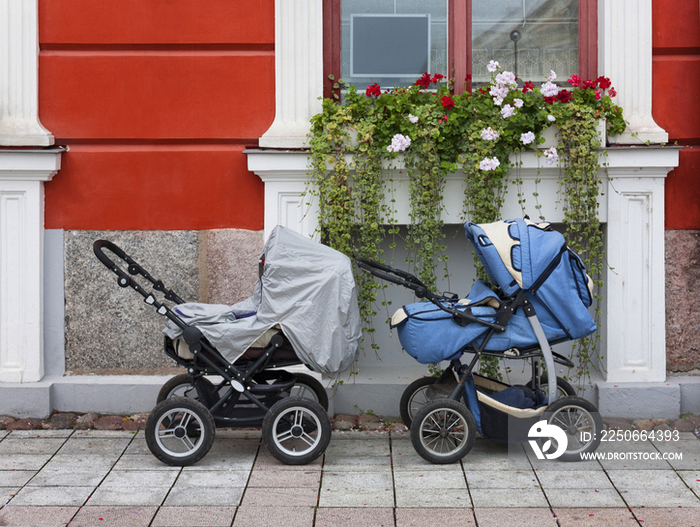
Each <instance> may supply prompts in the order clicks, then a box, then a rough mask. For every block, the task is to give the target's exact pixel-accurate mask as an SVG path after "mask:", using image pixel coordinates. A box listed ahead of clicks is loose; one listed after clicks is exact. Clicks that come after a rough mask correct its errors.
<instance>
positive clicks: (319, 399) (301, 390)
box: [290, 373, 328, 411]
mask: <svg viewBox="0 0 700 527" xmlns="http://www.w3.org/2000/svg"><path fill="white" fill-rule="evenodd" d="M294 376H295V377H296V378H297V381H296V382H295V383H294V386H292V389H291V390H290V394H291V396H292V397H301V398H302V399H308V400H310V401H314V402H316V403H318V404H320V405H321V406H322V407H323V409H324V410H326V411H328V394H327V393H326V389H325V388H324V387H323V384H321V383H320V382H318V381H317V380H316V379H314V378H313V377H312V376H311V375H306V374H305V373H295V374H294Z"/></svg>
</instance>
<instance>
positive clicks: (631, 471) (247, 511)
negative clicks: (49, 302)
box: [0, 430, 700, 527]
mask: <svg viewBox="0 0 700 527" xmlns="http://www.w3.org/2000/svg"><path fill="white" fill-rule="evenodd" d="M517 448H519V449H520V450H519V451H518V452H517V453H516V452H515V450H513V448H512V445H511V451H510V453H509V447H508V446H507V445H502V444H499V443H495V442H492V441H488V440H485V439H477V440H476V443H475V446H474V448H473V449H472V451H471V452H470V453H469V454H468V455H467V456H466V457H465V458H464V459H463V461H462V462H461V463H456V464H453V465H431V464H429V463H427V462H425V461H424V460H423V459H422V458H420V457H419V456H418V455H417V454H416V453H415V451H414V449H413V447H412V445H411V441H410V438H409V435H408V433H392V434H389V433H380V432H369V433H367V432H333V437H332V439H331V443H330V446H329V447H328V450H327V451H326V453H325V455H324V456H322V457H321V458H320V459H319V460H317V461H316V462H314V463H313V464H311V465H307V466H301V467H292V466H286V465H282V464H281V463H279V462H278V461H277V460H276V459H274V458H273V457H272V456H271V455H270V454H269V453H268V452H267V449H266V448H265V446H264V445H261V442H260V433H259V432H256V431H233V430H218V431H217V435H216V441H215V443H214V446H213V448H212V450H211V451H210V452H209V454H208V455H207V456H206V457H205V458H204V459H203V460H202V461H200V462H199V463H197V464H196V465H194V466H191V467H186V468H175V467H169V466H167V465H164V464H162V463H160V462H159V461H158V460H156V459H155V458H154V457H153V456H152V455H151V453H150V452H149V451H148V448H147V447H146V443H145V439H144V435H143V431H140V432H138V433H136V432H125V431H117V432H112V431H98V430H40V431H13V432H8V431H0V504H4V505H3V506H2V508H0V525H3V526H64V525H70V526H71V527H78V526H102V527H105V526H109V527H119V526H130V527H131V526H134V527H135V526H144V527H145V526H152V527H180V526H182V527H185V526H187V527H193V526H232V525H233V526H236V527H238V526H276V525H284V526H285V527H296V526H300V527H301V526H304V527H307V526H316V527H331V526H332V527H344V526H346V525H347V526H352V527H363V526H372V527H378V526H396V527H413V526H415V527H424V526H426V525H441V526H452V525H454V526H457V525H458V526H460V527H463V526H470V525H471V526H477V527H543V526H557V525H558V526H560V527H569V526H586V527H598V526H600V527H603V526H626V527H632V526H642V527H661V526H664V527H665V526H669V527H671V526H672V527H689V526H695V527H700V499H699V496H700V462H698V460H699V459H700V441H699V440H698V439H697V438H696V437H695V436H694V435H693V434H692V433H681V434H680V438H679V440H678V441H668V442H651V441H640V442H612V443H603V444H602V445H601V447H600V448H599V450H598V452H600V453H601V454H603V455H605V456H606V459H602V460H596V461H585V462H580V463H557V462H552V461H538V460H537V459H536V458H535V457H534V456H529V455H528V454H526V449H523V448H521V447H519V446H518V447H517ZM616 453H617V455H615V454H616ZM631 453H637V454H638V458H639V459H637V460H635V459H631V458H632V457H633V456H631V455H630V454H631ZM677 453H682V459H681V460H678V459H665V458H669V456H668V455H664V454H677ZM620 454H622V455H623V456H621V455H620ZM607 457H609V458H610V459H607ZM621 457H627V459H621ZM644 458H646V459H644ZM652 458H659V459H652Z"/></svg>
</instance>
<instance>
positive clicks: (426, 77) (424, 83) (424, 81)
mask: <svg viewBox="0 0 700 527" xmlns="http://www.w3.org/2000/svg"><path fill="white" fill-rule="evenodd" d="M430 81H431V79H430V73H428V72H427V71H426V72H425V73H424V74H423V75H421V78H420V79H418V80H417V81H416V82H414V83H413V84H414V85H415V86H420V87H421V88H427V87H429V86H430Z"/></svg>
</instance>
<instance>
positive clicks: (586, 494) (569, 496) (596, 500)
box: [545, 488, 626, 508]
mask: <svg viewBox="0 0 700 527" xmlns="http://www.w3.org/2000/svg"><path fill="white" fill-rule="evenodd" d="M545 494H546V495H547V499H548V501H549V504H550V505H551V506H552V507H567V508H568V507H573V508H577V507H587V506H588V507H598V508H603V507H626V505H625V502H624V501H623V499H622V498H621V497H620V494H619V493H618V491H617V490H615V489H614V488H607V489H591V488H588V489H586V488H581V489H557V488H549V489H546V490H545Z"/></svg>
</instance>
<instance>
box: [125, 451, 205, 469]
mask: <svg viewBox="0 0 700 527" xmlns="http://www.w3.org/2000/svg"><path fill="white" fill-rule="evenodd" d="M195 466H197V465H195ZM114 470H177V471H180V470H181V467H173V466H170V465H166V464H165V463H163V462H162V461H159V460H158V459H157V458H156V457H155V456H153V455H152V454H150V453H149V454H138V455H136V454H134V455H131V456H126V455H124V456H121V457H120V458H119V460H118V461H117V463H116V464H115V465H114Z"/></svg>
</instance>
